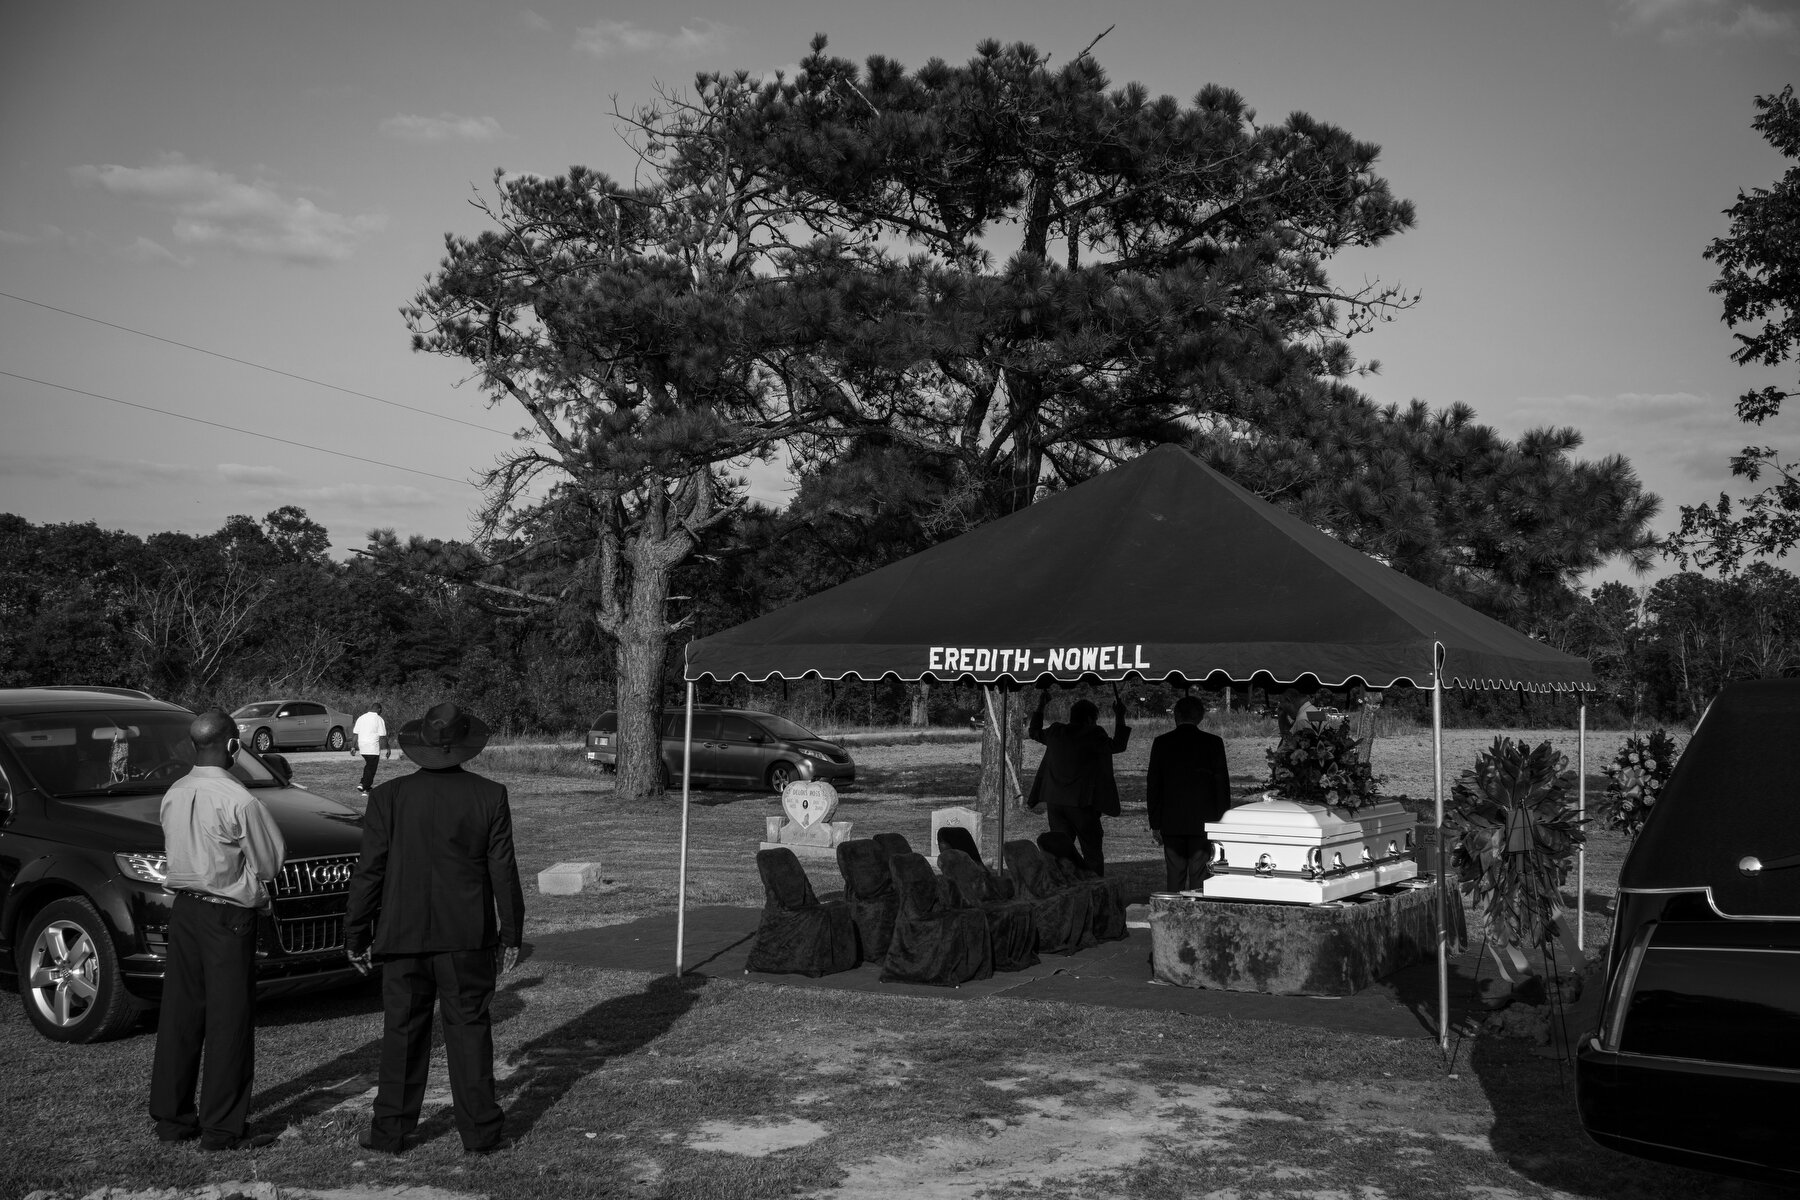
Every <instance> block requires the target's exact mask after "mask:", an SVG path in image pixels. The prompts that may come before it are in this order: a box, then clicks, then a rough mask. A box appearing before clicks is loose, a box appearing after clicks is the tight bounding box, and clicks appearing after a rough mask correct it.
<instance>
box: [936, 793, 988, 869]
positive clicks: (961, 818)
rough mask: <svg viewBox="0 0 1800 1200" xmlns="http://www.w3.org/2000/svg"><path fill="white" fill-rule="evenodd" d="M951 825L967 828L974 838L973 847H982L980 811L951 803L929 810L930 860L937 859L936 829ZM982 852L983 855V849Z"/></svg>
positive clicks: (978, 848)
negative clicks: (946, 806) (944, 806)
mask: <svg viewBox="0 0 1800 1200" xmlns="http://www.w3.org/2000/svg"><path fill="white" fill-rule="evenodd" d="M952 825H956V826H960V827H962V828H963V829H966V830H968V831H969V836H970V837H972V838H974V839H975V848H976V849H977V850H980V849H981V848H982V847H981V814H980V813H978V812H976V811H975V810H974V809H972V808H966V807H964V806H963V805H960V804H956V805H952V806H951V807H949V808H934V809H932V810H931V849H930V851H929V855H930V857H931V859H932V861H934V862H935V861H936V860H937V847H938V840H937V839H938V830H940V829H944V828H947V827H949V826H952ZM983 854H984V857H985V851H984V852H983Z"/></svg>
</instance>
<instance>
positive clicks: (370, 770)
mask: <svg viewBox="0 0 1800 1200" xmlns="http://www.w3.org/2000/svg"><path fill="white" fill-rule="evenodd" d="M352 732H353V733H354V734H355V735H356V752H357V753H358V754H361V755H362V760H363V773H362V782H361V783H359V784H357V785H356V790H357V791H359V792H361V793H362V794H363V795H365V796H366V795H368V794H369V789H370V788H372V787H374V786H375V764H376V763H377V762H378V761H380V757H381V752H382V751H383V750H385V751H387V756H388V757H389V758H392V757H394V744H393V743H392V742H391V741H389V740H388V727H387V721H386V720H385V719H384V718H383V717H382V715H381V705H380V703H379V702H377V703H375V704H371V705H369V711H368V712H366V713H364V714H363V715H362V716H360V717H358V718H356V724H355V725H354V726H353V727H352Z"/></svg>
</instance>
